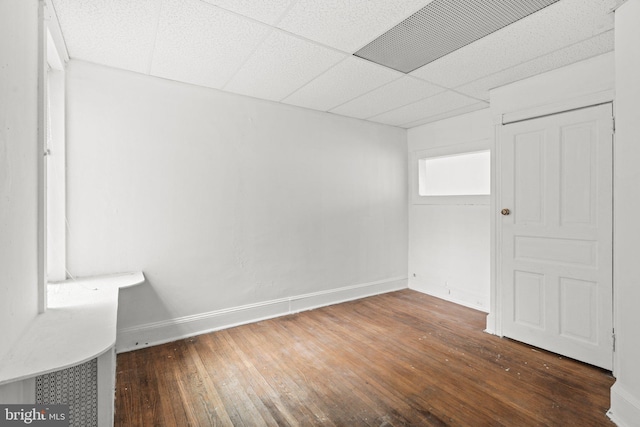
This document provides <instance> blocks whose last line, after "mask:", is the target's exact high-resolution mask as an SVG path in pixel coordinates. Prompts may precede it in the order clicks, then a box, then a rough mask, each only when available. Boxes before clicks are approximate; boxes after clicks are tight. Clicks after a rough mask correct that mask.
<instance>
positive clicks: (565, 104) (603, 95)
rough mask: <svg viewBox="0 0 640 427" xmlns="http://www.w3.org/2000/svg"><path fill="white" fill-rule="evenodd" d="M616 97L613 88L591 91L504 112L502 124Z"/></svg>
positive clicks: (592, 104) (569, 109)
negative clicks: (557, 100)
mask: <svg viewBox="0 0 640 427" xmlns="http://www.w3.org/2000/svg"><path fill="white" fill-rule="evenodd" d="M614 97H615V91H614V90H613V89H609V90H604V91H601V92H596V93H590V94H588V95H584V96H579V97H577V98H573V99H569V100H566V101H561V102H554V103H551V104H545V105H540V106H536V107H532V108H527V109H524V110H518V111H514V112H509V113H504V114H502V119H501V121H500V124H503V125H507V124H509V123H514V122H518V121H522V120H528V119H533V118H537V117H543V116H549V115H552V114H559V113H563V112H566V111H571V110H576V109H579V108H588V107H591V106H595V105H598V104H604V103H607V102H613V99H614Z"/></svg>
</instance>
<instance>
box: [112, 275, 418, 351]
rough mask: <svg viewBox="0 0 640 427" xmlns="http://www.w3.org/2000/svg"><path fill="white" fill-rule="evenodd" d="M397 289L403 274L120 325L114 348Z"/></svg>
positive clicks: (140, 345)
mask: <svg viewBox="0 0 640 427" xmlns="http://www.w3.org/2000/svg"><path fill="white" fill-rule="evenodd" d="M400 289H407V278H406V277H394V278H389V279H386V280H380V281H376V282H370V283H362V284H358V285H353V286H345V287H342V288H337V289H330V290H327V291H320V292H313V293H309V294H304V295H297V296H293V297H288V298H280V299H274V300H270V301H263V302H259V303H255V304H246V305H242V306H237V307H230V308H226V309H221V310H215V311H210V312H207V313H200V314H195V315H191V316H184V317H178V318H175V319H169V320H163V321H160V322H153V323H147V324H143V325H137V326H132V327H128V328H122V329H120V330H118V336H117V340H116V351H117V352H118V353H123V352H127V351H131V350H136V349H140V348H144V347H149V346H153V345H158V344H163V343H167V342H172V341H176V340H179V339H183V338H188V337H191V336H194V335H200V334H204V333H208V332H213V331H218V330H221V329H227V328H231V327H233V326H239V325H244V324H247V323H253V322H259V321H261V320H266V319H271V318H274V317H279V316H285V315H287V314H293V313H298V312H300V311H305V310H311V309H314V308H318V307H324V306H328V305H333V304H338V303H342V302H346V301H352V300H356V299H360V298H364V297H368V296H372V295H379V294H383V293H387V292H393V291H397V290H400Z"/></svg>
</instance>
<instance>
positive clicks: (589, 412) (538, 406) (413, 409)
mask: <svg viewBox="0 0 640 427" xmlns="http://www.w3.org/2000/svg"><path fill="white" fill-rule="evenodd" d="M485 317H486V315H485V314H484V313H481V312H478V311H475V310H471V309H468V308H465V307H461V306H458V305H456V304H452V303H449V302H446V301H443V300H440V299H437V298H433V297H430V296H427V295H424V294H421V293H418V292H415V291H411V290H403V291H399V292H393V293H389V294H385V295H379V296H374V297H370V298H365V299H362V300H358V301H353V302H348V303H344V304H339V305H334V306H330V307H324V308H320V309H317V310H313V311H307V312H303V313H300V314H295V315H291V316H286V317H281V318H277V319H272V320H267V321H262V322H258V323H254V324H250V325H245V326H240V327H236V328H231V329H227V330H223V331H219V332H214V333H210V334H206V335H200V336H198V337H194V338H189V339H185V340H181V341H177V342H173V343H170V344H165V345H160V346H156V347H150V348H147V349H142V350H137V351H133V352H129V353H123V354H120V355H118V359H117V362H118V365H117V386H116V413H115V418H116V419H115V425H116V426H127V427H130V426H181V427H182V426H312V425H322V426H405V425H409V426H518V427H521V426H543V425H544V426H610V425H613V423H611V422H610V421H609V420H608V418H607V417H606V415H605V412H606V410H607V409H608V408H609V389H610V387H611V386H612V384H613V382H614V379H613V378H612V377H611V375H610V373H609V372H606V371H603V370H600V369H598V368H594V367H592V366H589V365H585V364H582V363H579V362H576V361H573V360H570V359H567V358H563V357H560V356H558V355H555V354H551V353H548V352H545V351H542V350H539V349H535V348H532V347H529V346H527V345H524V344H521V343H517V342H515V341H511V340H508V339H501V338H498V337H495V336H492V335H488V334H485V333H483V332H482V331H483V329H484V327H485Z"/></svg>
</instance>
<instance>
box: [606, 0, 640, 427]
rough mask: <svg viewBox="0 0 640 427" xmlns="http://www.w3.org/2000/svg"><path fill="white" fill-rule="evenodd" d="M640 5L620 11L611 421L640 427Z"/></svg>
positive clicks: (634, 2) (632, 1)
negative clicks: (613, 376)
mask: <svg viewBox="0 0 640 427" xmlns="http://www.w3.org/2000/svg"><path fill="white" fill-rule="evenodd" d="M639 22H640V0H629V1H627V2H626V3H625V4H624V5H622V6H621V7H620V8H619V9H618V10H617V11H616V40H615V42H616V55H615V56H616V61H615V65H616V74H615V75H616V103H615V111H616V137H615V160H614V163H615V174H614V182H615V189H614V201H615V202H614V203H615V205H614V215H615V216H614V222H615V227H614V239H613V241H614V256H615V257H614V284H615V285H614V286H615V292H614V297H615V304H616V306H615V312H616V319H615V327H616V337H617V339H616V347H617V349H616V358H615V364H616V371H617V381H616V383H615V385H614V386H613V389H612V393H611V411H610V413H611V416H612V418H613V420H614V421H615V422H616V423H618V425H620V426H638V425H640V364H639V363H638V362H639V361H640V331H639V329H638V328H639V325H640V310H638V303H639V302H640V275H638V258H639V253H640V251H639V250H638V245H639V244H640V222H638V218H639V217H640V214H639V212H640V191H639V190H638V189H639V188H640V173H638V171H639V170H640V169H639V166H638V165H639V163H640V80H639V78H638V76H640V54H639V53H638V52H639V51H638V46H640V26H639V25H638V23H639Z"/></svg>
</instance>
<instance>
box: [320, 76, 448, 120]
mask: <svg viewBox="0 0 640 427" xmlns="http://www.w3.org/2000/svg"><path fill="white" fill-rule="evenodd" d="M442 91H444V89H442V88H441V87H439V86H435V85H432V84H430V83H427V82H425V81H424V80H420V79H416V78H413V77H411V76H403V77H402V78H400V79H397V80H394V81H392V82H391V83H389V84H386V85H384V86H381V87H379V88H377V89H375V90H372V91H371V92H369V93H366V94H364V95H362V96H360V97H358V98H356V99H354V100H351V101H349V102H347V103H345V104H342V105H341V106H339V107H336V108H334V109H333V110H331V112H332V113H335V114H342V115H344V116H349V117H356V118H358V119H366V118H369V117H372V116H375V115H378V114H382V113H385V112H387V111H390V110H393V109H396V108H398V107H402V106H404V105H407V104H410V103H412V102H415V101H419V100H421V99H424V98H427V97H429V96H433V95H435V94H437V93H439V92H442Z"/></svg>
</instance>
